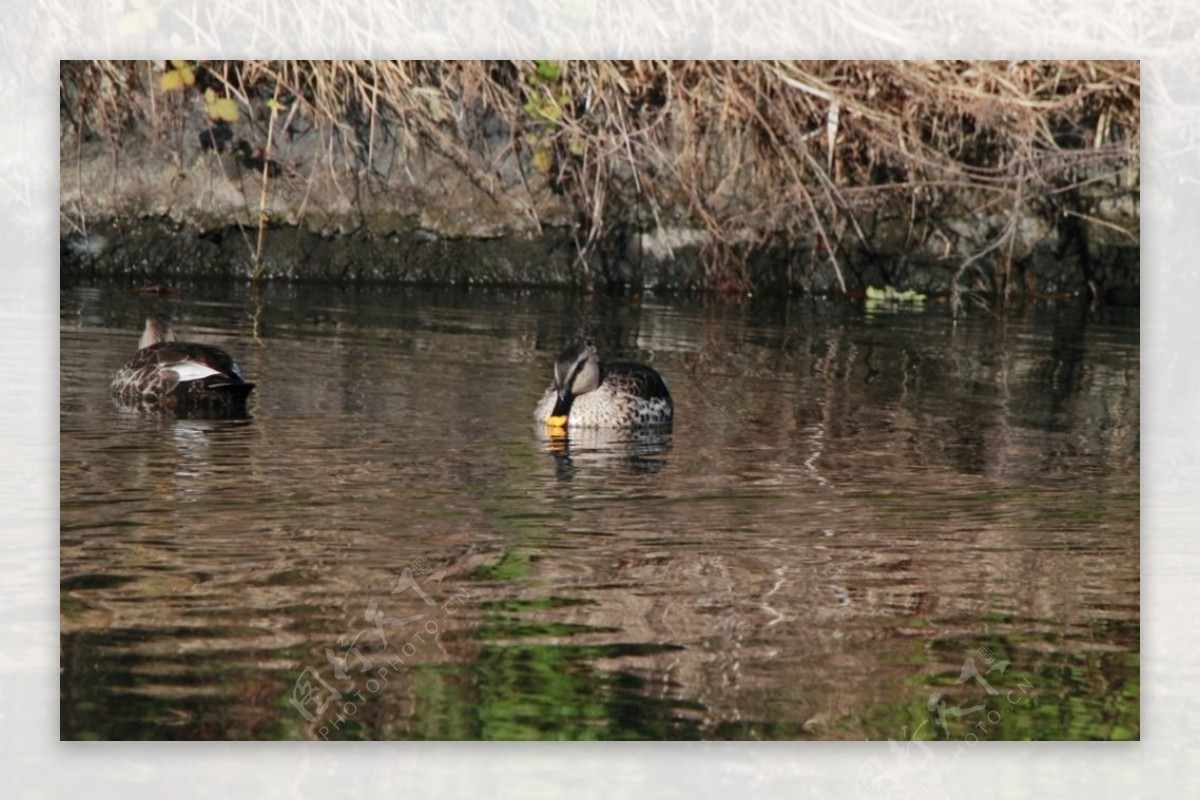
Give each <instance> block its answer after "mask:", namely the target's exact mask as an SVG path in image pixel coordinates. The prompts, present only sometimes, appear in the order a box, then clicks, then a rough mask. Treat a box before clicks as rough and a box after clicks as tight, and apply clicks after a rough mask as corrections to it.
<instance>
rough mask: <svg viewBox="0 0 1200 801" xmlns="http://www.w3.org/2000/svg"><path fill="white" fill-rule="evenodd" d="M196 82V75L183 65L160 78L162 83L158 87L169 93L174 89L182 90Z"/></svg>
mask: <svg viewBox="0 0 1200 801" xmlns="http://www.w3.org/2000/svg"><path fill="white" fill-rule="evenodd" d="M195 82H196V73H194V72H192V68H191V67H189V66H187V64H186V63H185V64H184V65H183V66H182V67H179V68H178V69H173V70H171V71H169V72H167V73H165V74H164V75H163V76H162V81H161V82H160V83H159V86H160V87H161V88H162V90H163V91H164V92H170V91H172V90H174V89H182V88H183V87H185V86H191V85H192V84H194V83H195Z"/></svg>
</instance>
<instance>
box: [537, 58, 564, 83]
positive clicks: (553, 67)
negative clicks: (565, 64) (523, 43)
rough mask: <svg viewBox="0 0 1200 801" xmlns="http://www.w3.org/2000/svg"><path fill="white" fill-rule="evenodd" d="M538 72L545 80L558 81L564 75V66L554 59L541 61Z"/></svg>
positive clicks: (538, 64)
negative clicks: (556, 62)
mask: <svg viewBox="0 0 1200 801" xmlns="http://www.w3.org/2000/svg"><path fill="white" fill-rule="evenodd" d="M537 73H538V77H540V78H541V79H542V80H544V81H557V80H558V79H559V78H561V77H562V67H560V66H558V64H555V63H554V62H553V61H539V62H538V63H537Z"/></svg>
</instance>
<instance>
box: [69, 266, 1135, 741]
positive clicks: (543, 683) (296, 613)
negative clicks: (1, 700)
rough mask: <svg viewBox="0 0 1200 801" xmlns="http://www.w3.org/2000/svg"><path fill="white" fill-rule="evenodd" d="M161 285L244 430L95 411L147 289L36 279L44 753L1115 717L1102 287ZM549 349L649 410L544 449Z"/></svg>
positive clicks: (1120, 660) (1127, 610)
mask: <svg viewBox="0 0 1200 801" xmlns="http://www.w3.org/2000/svg"><path fill="white" fill-rule="evenodd" d="M66 283H67V282H66V281H64V284H66ZM176 309H177V311H178V312H180V317H181V319H180V321H179V325H180V328H181V333H185V334H187V335H188V336H189V337H190V338H194V339H198V340H201V341H207V342H212V343H215V344H218V345H220V346H222V347H225V348H226V349H227V350H229V351H231V352H232V353H234V355H235V356H236V357H237V358H238V360H239V362H240V363H241V365H242V366H243V368H244V369H245V371H246V373H247V376H248V377H249V378H250V379H251V380H253V381H256V382H257V384H258V390H257V391H256V394H255V396H253V397H252V401H251V408H252V412H253V417H252V419H250V420H248V421H219V420H172V419H169V418H158V417H147V416H142V415H136V414H129V413H124V412H121V411H120V410H118V409H116V408H114V406H113V405H112V403H111V402H110V400H109V397H108V381H109V379H110V378H111V375H112V374H113V372H115V370H116V369H117V367H118V366H119V365H120V364H121V363H122V362H123V361H124V360H125V359H127V358H128V357H129V355H130V354H131V352H132V349H133V348H134V346H135V342H136V339H137V332H138V330H139V327H140V317H141V316H142V315H143V314H144V305H143V304H142V302H141V301H138V300H137V299H135V298H133V297H132V296H130V295H128V294H126V293H124V292H123V291H120V290H119V289H114V288H104V287H86V286H67V287H66V288H64V290H63V293H62V333H61V362H62V379H61V382H62V383H61V472H62V478H61V530H62V535H61V537H62V555H61V560H62V561H61V579H62V591H61V604H62V610H61V611H62V655H61V663H62V710H61V725H62V729H61V731H62V737H63V738H65V739H79V738H105V739H109V738H309V737H317V738H319V737H329V738H331V739H334V738H337V739H346V738H488V739H514V738H568V739H589V738H639V737H640V738H695V737H701V738H838V739H846V738H861V737H872V738H887V737H891V738H895V739H897V740H902V739H907V738H908V737H910V736H913V734H914V732H915V733H916V735H915V736H917V737H919V738H942V739H959V740H961V739H962V738H964V737H965V736H966V735H967V733H968V732H973V733H974V735H975V736H978V737H981V738H983V739H1005V738H1036V739H1056V738H1072V739H1079V738H1128V737H1137V736H1138V735H1139V717H1138V699H1139V686H1138V677H1139V661H1138V642H1139V607H1138V593H1139V581H1138V558H1139V550H1138V498H1139V494H1138V470H1139V456H1138V449H1139V429H1138V419H1139V383H1140V381H1139V363H1138V341H1139V339H1138V319H1137V313H1136V310H1098V311H1095V310H1088V309H1085V308H1080V307H1076V306H1074V305H1062V306H1049V307H1038V308H1034V307H1030V308H1028V309H1026V310H1023V311H1021V312H1018V313H1015V314H1012V315H1009V316H1008V317H1007V318H1003V319H1000V318H994V317H989V316H985V315H982V314H975V315H972V316H971V317H970V318H969V319H966V320H962V321H959V322H958V324H957V325H956V324H954V323H953V322H952V321H951V320H950V319H949V316H948V314H947V313H946V311H945V309H943V308H939V307H933V308H930V309H928V310H926V311H919V310H918V311H911V310H910V311H886V310H876V311H873V312H867V311H864V310H863V309H862V308H861V306H860V305H858V304H841V303H833V302H827V301H815V300H804V301H797V300H792V301H791V302H790V303H771V302H765V301H756V302H753V303H749V304H745V305H742V306H734V305H726V304H718V303H713V302H706V303H702V302H699V301H695V302H693V301H687V300H682V299H674V298H671V299H651V298H649V297H646V298H640V299H633V300H629V299H609V298H599V297H597V298H592V299H590V300H589V299H579V298H572V297H569V296H567V295H561V294H555V293H540V292H478V291H475V292H465V291H462V292H459V291H448V290H447V291H433V290H414V289H408V290H401V289H395V290H383V289H380V290H365V289H360V290H355V291H351V290H346V291H341V290H333V289H329V288H307V289H306V288H295V287H270V288H268V289H267V290H266V291H265V294H264V296H263V298H262V299H261V303H256V301H255V299H254V298H253V297H252V296H251V294H250V292H249V290H248V289H246V288H243V287H224V286H216V287H207V286H198V287H190V288H187V289H185V291H184V295H183V298H182V299H181V300H180V301H178V302H176ZM580 333H584V334H587V335H590V336H592V337H594V339H595V340H596V341H597V343H598V345H599V346H600V348H601V350H602V352H603V353H605V354H606V355H608V356H609V357H613V358H617V357H620V358H634V359H639V360H644V361H648V362H650V363H652V364H653V365H654V366H655V367H657V368H658V369H659V370H660V371H662V372H663V374H664V375H665V376H666V377H667V380H668V382H669V383H670V386H671V390H672V393H673V395H674V397H675V400H676V409H677V411H676V416H677V422H676V424H675V427H674V430H673V431H672V432H670V433H667V434H654V435H645V436H632V437H630V436H592V437H577V438H575V439H572V440H571V441H569V442H566V443H562V442H556V441H550V440H546V439H545V438H544V437H542V436H540V432H539V431H537V429H536V428H535V427H534V426H533V425H532V417H531V414H532V407H533V404H534V401H535V400H536V398H537V397H538V395H539V393H540V392H541V391H542V390H543V389H544V388H545V385H546V383H547V381H548V378H549V375H550V363H551V360H552V358H553V356H554V354H555V353H556V352H557V351H558V349H559V348H560V347H561V346H562V345H563V344H564V343H565V342H567V341H569V340H571V339H573V338H576V337H577V336H578V335H579V334H580ZM992 693H995V694H992ZM981 721H983V722H984V724H985V726H986V727H987V732H986V733H985V732H983V730H981V729H979V728H977V724H978V723H979V722H981Z"/></svg>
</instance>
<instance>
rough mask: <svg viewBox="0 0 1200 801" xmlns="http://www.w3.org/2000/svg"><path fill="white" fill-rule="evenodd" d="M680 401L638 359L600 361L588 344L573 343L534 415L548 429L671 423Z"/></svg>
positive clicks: (633, 426) (564, 352)
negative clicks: (677, 403)
mask: <svg viewBox="0 0 1200 801" xmlns="http://www.w3.org/2000/svg"><path fill="white" fill-rule="evenodd" d="M674 413H675V404H674V402H672V400H671V393H670V392H669V391H668V390H667V382H666V381H664V380H663V377H662V376H661V375H659V374H658V372H657V371H656V370H654V369H653V368H650V367H647V366H645V365H644V364H635V363H633V362H609V363H607V364H601V362H600V360H599V359H597V358H596V353H595V351H593V350H592V349H591V348H589V347H586V346H584V345H571V346H569V347H568V348H567V349H566V350H564V351H563V352H562V353H561V354H559V356H558V360H557V361H555V362H554V383H553V384H551V385H550V387H549V388H548V389H547V390H546V392H545V394H544V395H542V399H541V400H539V401H538V404H537V407H536V408H535V409H534V411H533V417H534V419H535V420H537V421H538V422H539V423H544V424H545V425H546V427H547V428H548V429H552V430H559V429H568V428H637V427H643V426H667V425H670V424H671V420H672V418H673V417H674Z"/></svg>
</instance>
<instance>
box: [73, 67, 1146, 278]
mask: <svg viewBox="0 0 1200 801" xmlns="http://www.w3.org/2000/svg"><path fill="white" fill-rule="evenodd" d="M163 69H164V67H163V66H162V65H161V64H153V65H152V64H150V63H147V62H105V61H91V62H72V63H65V64H64V67H63V84H62V110H63V115H64V121H66V122H67V123H68V124H71V125H74V126H76V127H77V128H78V129H79V130H80V131H82V132H84V133H85V134H97V135H100V136H103V137H105V138H107V139H109V140H110V141H112V142H114V143H116V142H117V141H118V137H119V136H120V135H121V134H122V132H124V131H127V130H128V129H130V128H131V127H132V126H135V125H137V124H139V122H146V121H149V122H151V123H153V124H156V125H157V123H156V122H155V120H154V115H155V114H156V113H158V109H157V108H156V103H155V97H156V92H155V91H154V89H155V87H156V86H157V83H156V82H157V80H158V76H160V75H161V74H162V70H163ZM197 75H198V78H199V80H200V82H201V83H202V84H204V85H207V86H215V87H217V88H218V89H219V90H220V91H221V92H222V93H223V94H225V95H226V96H229V97H232V98H234V99H235V100H236V101H237V102H238V104H239V106H240V107H241V108H243V109H244V110H245V113H246V114H248V115H249V116H250V117H251V118H252V119H253V120H255V121H256V122H258V123H260V124H261V125H262V126H264V127H263V128H262V130H264V131H265V130H266V128H265V121H266V120H267V119H268V118H269V112H268V111H266V101H267V100H268V99H270V98H271V97H273V96H275V95H276V94H277V93H278V94H279V96H280V97H281V99H282V101H283V102H284V103H285V105H286V107H287V111H286V112H285V114H286V119H284V120H281V121H280V124H281V126H283V127H286V126H288V125H291V124H293V123H295V122H296V121H297V120H305V121H306V122H307V123H308V124H312V125H315V126H316V127H317V128H318V129H320V130H321V131H322V132H323V136H325V137H326V138H327V141H328V143H329V146H328V148H327V150H326V152H327V154H328V165H327V166H328V168H329V169H330V170H332V171H333V172H334V173H335V174H351V175H354V174H359V173H361V172H362V171H363V169H364V168H367V169H368V171H369V168H370V166H371V165H373V164H375V163H376V159H377V157H378V156H379V151H380V149H381V148H385V147H395V146H396V145H395V144H394V143H396V142H403V143H420V144H421V146H424V147H429V148H432V149H433V150H435V151H437V152H438V153H440V154H442V155H443V156H445V157H448V158H450V159H451V160H452V161H453V162H454V163H455V164H456V165H457V166H458V167H459V168H460V169H461V170H462V171H463V172H465V173H466V174H467V175H469V176H470V177H471V179H472V180H473V181H474V182H475V183H476V184H477V185H479V186H481V187H483V188H485V189H486V190H487V191H489V192H490V193H494V194H499V193H504V192H509V193H512V192H513V191H514V190H515V189H521V187H520V186H519V185H518V186H517V187H514V186H512V185H507V184H506V183H505V182H504V181H502V180H501V179H500V178H498V170H497V166H496V165H497V164H499V163H501V162H503V161H504V160H506V159H512V158H513V157H514V156H516V157H517V159H516V161H517V163H518V164H519V165H520V167H521V182H522V183H523V184H524V188H525V189H528V187H529V185H530V184H533V183H538V182H541V183H548V184H549V186H551V187H552V188H553V190H554V191H555V192H557V193H560V194H562V195H564V196H565V197H567V198H569V200H570V201H571V205H572V208H573V209H574V210H575V213H576V215H577V218H578V222H579V223H580V225H579V226H578V228H577V230H578V231H579V234H578V243H577V244H578V250H579V254H580V258H579V261H578V267H579V270H580V273H581V280H582V281H584V282H587V283H590V282H592V281H594V280H596V279H597V278H599V279H601V280H602V279H603V278H604V277H605V276H604V275H603V273H604V271H606V270H607V265H608V264H609V263H610V261H611V260H612V259H615V258H619V257H620V254H621V252H623V251H622V248H623V247H624V246H625V244H626V243H627V242H628V240H629V237H630V236H631V235H633V234H635V233H637V232H639V231H644V230H649V229H653V228H654V227H656V226H681V227H692V228H695V227H701V228H703V229H704V230H705V231H706V232H707V234H708V237H707V242H708V246H707V248H708V251H707V256H708V259H707V264H708V265H709V266H708V285H709V287H711V288H716V289H725V290H744V289H746V288H748V286H749V284H750V278H749V275H748V273H747V271H746V267H745V264H746V258H747V256H749V255H750V254H752V253H754V252H756V251H758V250H760V249H762V248H764V247H767V246H770V245H782V246H784V247H787V248H791V249H796V250H807V251H809V252H810V254H811V257H812V258H811V260H810V263H813V264H816V263H821V262H825V261H827V262H828V263H829V264H830V265H832V266H833V268H834V269H835V270H836V271H837V273H838V277H839V280H841V279H842V270H841V262H840V260H839V257H840V256H841V255H842V254H843V253H845V252H846V250H847V249H848V248H849V249H855V250H858V251H859V252H864V251H865V252H867V253H870V252H871V251H872V250H873V248H874V246H875V245H874V242H873V241H872V237H871V234H870V232H869V230H868V229H869V228H870V226H869V225H868V224H867V223H866V222H864V220H865V219H866V218H867V217H869V216H870V215H872V214H873V213H875V212H877V211H878V210H879V209H881V208H883V207H885V206H887V205H889V204H890V205H891V206H893V207H894V206H896V205H900V206H907V207H908V209H909V213H908V226H909V231H908V234H907V239H908V240H909V241H910V243H911V246H912V247H913V248H920V247H923V246H926V247H927V246H929V244H930V243H929V239H930V238H931V237H932V236H933V233H934V229H933V227H931V226H930V225H928V221H929V220H930V219H933V218H936V217H937V216H938V215H940V214H944V213H946V212H947V209H948V208H951V207H952V208H954V210H955V211H956V213H958V214H960V215H962V214H965V215H966V216H971V215H978V216H981V217H985V216H995V215H999V216H1000V218H1001V219H1003V220H1007V222H1006V223H1004V224H1002V225H1000V226H999V229H998V230H997V231H996V233H995V236H994V238H993V239H992V240H991V241H990V242H988V243H986V244H985V245H982V246H980V247H978V248H976V249H975V250H973V251H972V252H970V253H958V254H956V256H957V257H958V258H959V259H960V267H959V274H958V276H956V281H955V286H956V287H957V286H958V285H959V280H957V279H961V278H962V276H963V275H964V274H965V272H966V271H967V270H968V269H971V268H972V267H974V266H977V265H978V264H979V262H980V261H981V260H982V259H983V258H984V257H985V256H990V257H995V258H997V259H999V261H1000V262H1001V263H1002V265H1003V267H1004V270H1005V271H1006V270H1007V267H1008V265H1009V264H1011V262H1012V261H1013V260H1014V259H1019V258H1021V257H1023V256H1024V255H1026V254H1022V253H1020V252H1015V249H1016V247H1017V237H1016V235H1015V230H1016V223H1017V221H1018V219H1019V217H1020V215H1022V214H1030V213H1033V214H1041V215H1050V216H1053V215H1056V214H1062V213H1063V201H1062V198H1064V197H1065V196H1066V195H1068V194H1069V193H1070V191H1072V190H1073V189H1075V188H1077V187H1078V186H1079V185H1081V184H1082V183H1084V182H1095V181H1102V180H1107V178H1106V176H1107V175H1110V174H1111V175H1115V174H1116V173H1118V172H1119V171H1121V170H1124V169H1127V168H1129V167H1136V165H1137V161H1138V148H1139V111H1140V82H1139V70H1138V64H1137V62H1133V61H1112V62H1080V61H1064V62H1060V61H1028V62H989V61H969V62H968V61H953V62H951V61H936V62H876V61H817V62H786V61H751V62H714V61H690V62H654V61H560V62H533V61H489V62H459V61H416V62H403V61H389V62H363V61H342V62H301V61H281V62H276V61H239V62H229V61H216V62H202V63H201V64H200V67H199V68H198V69H197ZM497 132H499V133H497ZM115 146H116V145H115V144H114V147H115ZM403 146H404V147H411V145H403ZM528 208H529V214H530V215H531V216H532V217H533V218H534V219H535V220H536V219H537V208H536V205H535V204H533V203H530V204H529V207H528ZM1068 211H1069V210H1068ZM1129 235H1130V236H1131V237H1134V238H1136V232H1129ZM597 270H598V271H600V272H601V274H600V275H599V276H597V275H596V274H595V272H596V271H597ZM1000 288H1002V287H1000Z"/></svg>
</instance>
